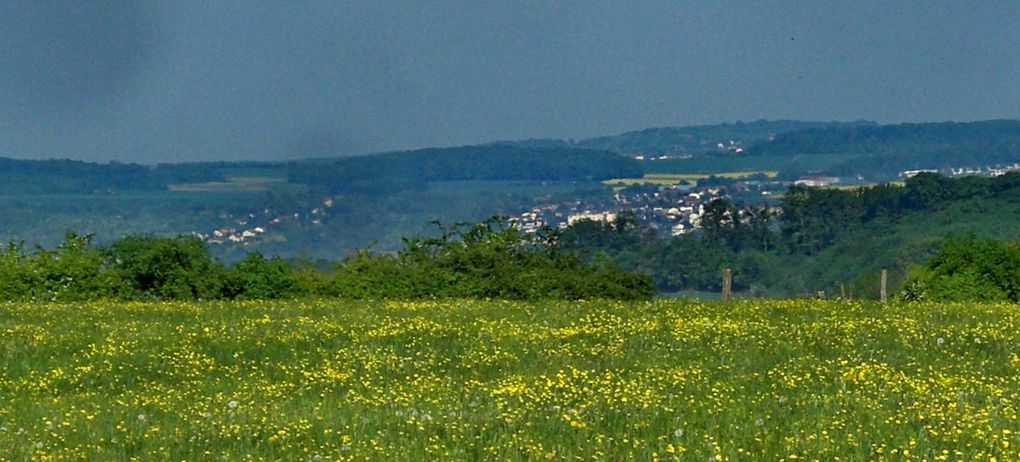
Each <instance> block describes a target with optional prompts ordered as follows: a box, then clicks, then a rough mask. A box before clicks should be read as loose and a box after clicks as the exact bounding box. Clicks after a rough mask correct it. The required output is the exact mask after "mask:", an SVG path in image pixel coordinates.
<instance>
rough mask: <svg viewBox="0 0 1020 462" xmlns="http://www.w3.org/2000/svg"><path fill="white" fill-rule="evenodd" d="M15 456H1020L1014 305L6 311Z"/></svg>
mask: <svg viewBox="0 0 1020 462" xmlns="http://www.w3.org/2000/svg"><path fill="white" fill-rule="evenodd" d="M0 332H2V336H0V459H3V460H174V461H180V460H188V461H196V460H300V461H320V460H429V461H431V460H545V459H551V460H572V461H573V460H602V461H613V460H694V461H706V460H708V461H725V460H734V461H736V460H785V461H794V460H823V461H836V460H840V461H857V460H917V461H921V460H928V461H937V460H1017V457H1018V455H1020V452H1018V449H1017V447H1018V445H1020V440H1018V438H1017V432H1020V422H1018V420H1017V415H1018V412H1017V406H1018V403H1020V356H1018V352H1020V311H1018V310H1017V307H1016V306H1006V305H890V306H881V305H877V304H861V303H856V302H854V303H838V302H814V301H767V302H765V301H747V302H735V303H711V302H691V301H688V302H680V301H656V302H648V303H616V302H575V303H565V302H548V303H532V304H523V303H509V302H478V301H445V302H341V301H298V302H236V303H190V304H189V303H157V302H152V303H127V304H115V303H93V304H79V305H48V304H2V305H0Z"/></svg>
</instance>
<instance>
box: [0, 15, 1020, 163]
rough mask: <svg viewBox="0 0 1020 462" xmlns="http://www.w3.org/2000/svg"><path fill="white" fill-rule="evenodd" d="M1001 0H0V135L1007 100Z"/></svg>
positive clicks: (116, 144)
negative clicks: (848, 0)
mask: <svg viewBox="0 0 1020 462" xmlns="http://www.w3.org/2000/svg"><path fill="white" fill-rule="evenodd" d="M1018 57H1020V1H1016V0H1010V1H1002V2H995V1H974V2H964V1H952V2H936V1H917V2H885V1H883V2H822V1H803V2H751V1H735V2H718V1H697V2H695V1H673V2H638V1H614V2H594V1H580V2H566V1H563V2H545V1H541V2H428V3H425V2H377V1H351V2H299V1H293V0H288V1H284V2H275V1H268V0H265V1H261V0H259V1H244V2H240V1H210V2H204V1H202V2H199V1H194V2H192V1H187V2H184V1H182V2H170V1H167V2H148V1H141V2H139V1H107V2H94V3H92V2H65V1H63V0H24V1H21V0H13V1H11V0H8V1H4V2H2V3H0V156H3V157H18V158H50V157H55V158H73V159H86V160H97V161H107V160H119V161H135V162H143V163H155V162H174V161H193V160H207V159H231V160H233V159H259V160H265V159H288V158H298V157H306V156H321V155H333V154H352V153H365V152H374V151H382V150H393V149H406V148H417V147H426V146H443V145H460V144H470V143H477V142H485V141H491V140H496V139H518V138H541V137H553V138H583V137H589V136H594V135H602V134H612V133H618V132H622V131H627V130H632V129H640V128H647V127H653V126H675V125H690V124H709V123H717V122H733V121H737V120H745V121H746V120H754V119H760V118H764V119H780V118H786V119H821V120H854V119H871V120H877V121H879V122H903V121H909V122H914V121H943V120H961V121H963V120H977V119H989V118H1020V58H1018Z"/></svg>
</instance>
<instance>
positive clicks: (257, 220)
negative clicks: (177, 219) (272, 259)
mask: <svg viewBox="0 0 1020 462" xmlns="http://www.w3.org/2000/svg"><path fill="white" fill-rule="evenodd" d="M330 207H333V199H329V198H327V199H326V200H325V201H323V202H322V205H321V206H319V207H315V208H313V209H312V210H311V211H310V212H308V213H306V214H304V215H302V214H301V213H280V212H277V211H275V210H271V209H263V210H262V211H260V212H256V213H249V214H248V215H246V216H244V217H242V218H240V219H238V220H237V221H236V222H235V223H234V225H233V226H224V227H221V228H217V229H214V230H213V231H212V232H209V233H201V232H197V231H196V232H192V233H191V234H192V235H193V236H195V237H198V238H199V239H201V240H202V242H205V243H206V244H227V243H235V244H244V243H246V242H248V241H251V240H253V239H255V238H257V237H259V236H261V235H263V234H265V233H266V232H267V231H268V230H269V229H271V228H273V227H275V226H279V225H280V224H282V223H285V222H296V221H299V220H302V219H305V220H308V221H310V222H311V223H312V224H315V225H318V224H322V219H323V218H324V217H325V216H326V215H327V209H329V208H330ZM220 218H222V219H230V218H231V217H230V216H226V215H221V217H220Z"/></svg>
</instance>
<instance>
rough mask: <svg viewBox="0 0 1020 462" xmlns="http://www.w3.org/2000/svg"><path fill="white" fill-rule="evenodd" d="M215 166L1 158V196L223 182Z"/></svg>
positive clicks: (95, 191)
mask: <svg viewBox="0 0 1020 462" xmlns="http://www.w3.org/2000/svg"><path fill="white" fill-rule="evenodd" d="M210 165H211V164H161V165H157V166H155V167H151V166H145V165H139V164H123V163H119V162H110V163H108V164H99V163H92V162H83V161H78V160H67V159H50V160H19V159H8V158H2V157H0V194H6V195H31V194H95V193H112V192H118V191H154V190H162V189H166V187H167V186H168V185H170V184H174V183H183V182H201V181H219V180H222V179H223V177H222V175H221V174H220V173H219V171H218V170H217V169H215V168H209V166H210Z"/></svg>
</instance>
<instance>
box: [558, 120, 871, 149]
mask: <svg viewBox="0 0 1020 462" xmlns="http://www.w3.org/2000/svg"><path fill="white" fill-rule="evenodd" d="M873 126H876V124H875V123H874V122H868V121H856V122H806V121H799V120H777V121H767V120H756V121H754V122H736V123H732V124H731V123H724V124H718V125H699V126H691V127H662V128H649V129H645V130H637V131H631V132H626V133H621V134H619V135H612V136H600V137H597V138H589V139H586V140H581V141H579V142H577V143H576V145H577V146H579V147H584V148H589V149H606V150H610V151H613V152H618V153H623V154H646V155H657V154H674V155H675V154H681V155H683V154H689V155H698V154H705V153H716V152H728V151H731V150H735V149H737V148H742V149H746V148H748V147H750V146H751V145H752V144H754V143H758V142H762V141H768V140H770V139H772V138H773V137H778V136H781V135H782V134H784V133H789V132H795V131H801V130H808V129H812V130H831V129H854V128H862V127H873ZM720 144H721V145H722V146H721V147H720Z"/></svg>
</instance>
